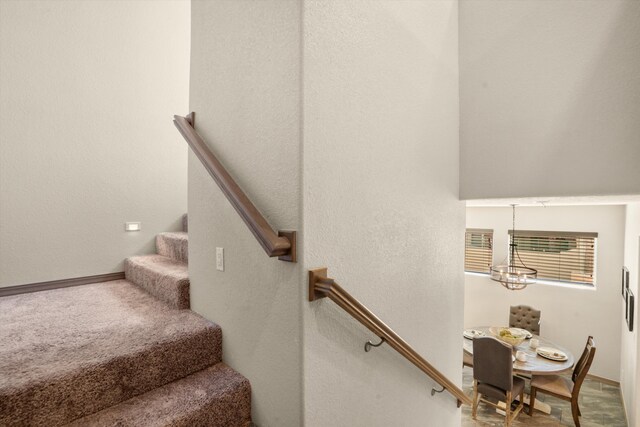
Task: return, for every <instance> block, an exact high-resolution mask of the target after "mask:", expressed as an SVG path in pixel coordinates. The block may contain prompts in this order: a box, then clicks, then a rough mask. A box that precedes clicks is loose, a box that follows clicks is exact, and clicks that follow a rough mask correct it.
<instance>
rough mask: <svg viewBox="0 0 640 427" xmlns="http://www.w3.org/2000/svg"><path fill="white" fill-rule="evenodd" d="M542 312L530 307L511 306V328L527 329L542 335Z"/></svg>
mask: <svg viewBox="0 0 640 427" xmlns="http://www.w3.org/2000/svg"><path fill="white" fill-rule="evenodd" d="M540 314H541V313H540V310H536V309H535V308H533V307H529V306H528V305H516V306H511V308H510V309H509V327H510V328H521V329H526V330H527V331H529V332H531V333H532V334H535V335H540Z"/></svg>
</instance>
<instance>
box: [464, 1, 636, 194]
mask: <svg viewBox="0 0 640 427" xmlns="http://www.w3.org/2000/svg"><path fill="white" fill-rule="evenodd" d="M639 21H640V2H639V1H637V0H607V1H602V0H554V1H539V0H520V1H502V0H483V1H475V0H462V1H461V2H460V113H461V116H460V117H461V118H460V123H461V127H460V151H461V157H460V170H461V175H460V195H461V197H462V198H463V199H479V198H494V197H520V196H577V195H606V194H637V193H640V168H639V167H638V162H639V161H640V143H638V135H639V134H640V120H638V117H640V102H638V99H639V98H640V79H638V75H639V74H640V55H638V54H637V52H638V51H639V50H640V25H638V22H639Z"/></svg>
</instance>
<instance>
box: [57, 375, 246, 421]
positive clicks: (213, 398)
mask: <svg viewBox="0 0 640 427" xmlns="http://www.w3.org/2000/svg"><path fill="white" fill-rule="evenodd" d="M221 365H223V364H220V365H218V366H213V367H210V368H207V369H205V370H203V371H200V372H197V373H195V374H193V375H191V376H189V377H187V378H183V379H181V380H178V381H176V382H173V383H170V384H167V385H166V386H164V387H162V388H159V389H156V390H152V391H150V392H149V393H146V394H144V395H141V396H138V397H134V398H133V399H130V400H128V401H126V402H123V403H121V404H119V405H116V406H113V407H111V408H107V409H105V410H104V411H101V412H99V413H96V414H93V415H90V416H88V417H84V418H81V419H79V420H76V421H75V422H73V423H71V424H70V425H69V426H68V427H93V426H95V427H99V426H115V425H119V426H143V425H144V426H154V427H169V426H170V427H192V426H207V427H248V426H249V425H250V423H251V386H250V385H249V381H248V380H247V379H246V378H244V377H242V376H241V375H240V374H238V373H237V372H235V371H233V370H232V369H231V368H229V367H227V366H221Z"/></svg>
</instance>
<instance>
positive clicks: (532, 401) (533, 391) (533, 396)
mask: <svg viewBox="0 0 640 427" xmlns="http://www.w3.org/2000/svg"><path fill="white" fill-rule="evenodd" d="M536 391H537V390H536V388H535V387H531V392H530V393H529V416H530V417H533V409H534V406H536Z"/></svg>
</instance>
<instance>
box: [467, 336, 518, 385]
mask: <svg viewBox="0 0 640 427" xmlns="http://www.w3.org/2000/svg"><path fill="white" fill-rule="evenodd" d="M512 355H513V347H511V346H510V345H509V344H507V343H504V342H502V341H500V340H498V339H496V338H494V337H477V338H474V339H473V378H474V379H475V380H478V381H479V382H481V383H486V384H489V385H492V386H494V387H498V388H500V389H502V390H505V391H507V390H511V389H512V388H513V359H512V358H511V357H512Z"/></svg>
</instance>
